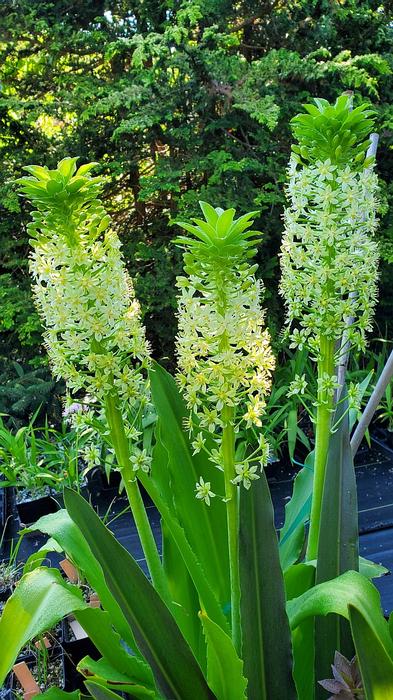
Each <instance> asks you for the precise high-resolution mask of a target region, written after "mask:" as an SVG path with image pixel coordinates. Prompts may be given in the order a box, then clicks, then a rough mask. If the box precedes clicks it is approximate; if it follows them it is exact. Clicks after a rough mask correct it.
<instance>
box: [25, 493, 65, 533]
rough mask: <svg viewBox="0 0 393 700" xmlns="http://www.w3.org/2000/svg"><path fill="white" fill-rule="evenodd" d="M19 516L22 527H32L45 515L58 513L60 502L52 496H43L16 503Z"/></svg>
mask: <svg viewBox="0 0 393 700" xmlns="http://www.w3.org/2000/svg"><path fill="white" fill-rule="evenodd" d="M16 510H17V513H18V518H19V520H20V524H21V526H22V527H30V526H31V525H33V524H34V523H35V522H36V521H37V520H38V519H39V518H41V517H42V516H43V515H49V514H50V513H56V512H57V511H58V510H59V504H58V503H57V501H56V500H55V499H54V498H52V496H42V498H36V499H34V500H33V499H32V500H27V501H23V502H22V503H17V504H16Z"/></svg>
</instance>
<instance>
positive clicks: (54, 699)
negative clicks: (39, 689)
mask: <svg viewBox="0 0 393 700" xmlns="http://www.w3.org/2000/svg"><path fill="white" fill-rule="evenodd" d="M80 697H81V694H80V692H79V690H73V691H72V692H70V693H67V691H66V690H61V688H55V686H53V687H52V688H48V690H46V691H45V693H42V695H40V700H80Z"/></svg>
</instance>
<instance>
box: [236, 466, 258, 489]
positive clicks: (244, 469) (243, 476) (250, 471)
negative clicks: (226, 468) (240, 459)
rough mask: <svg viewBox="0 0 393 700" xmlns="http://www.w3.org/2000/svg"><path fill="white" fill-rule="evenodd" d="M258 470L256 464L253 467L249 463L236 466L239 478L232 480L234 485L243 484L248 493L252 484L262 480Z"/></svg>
mask: <svg viewBox="0 0 393 700" xmlns="http://www.w3.org/2000/svg"><path fill="white" fill-rule="evenodd" d="M257 469H258V467H257V466H256V465H255V464H254V465H253V466H252V467H251V466H250V465H249V464H248V462H244V463H241V464H236V466H235V470H236V474H237V476H235V478H234V479H232V483H233V484H243V486H244V488H245V489H247V491H248V489H249V488H250V486H251V482H252V481H255V479H259V478H260V476H259V474H257V473H256V472H257Z"/></svg>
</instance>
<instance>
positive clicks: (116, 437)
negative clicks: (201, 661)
mask: <svg viewBox="0 0 393 700" xmlns="http://www.w3.org/2000/svg"><path fill="white" fill-rule="evenodd" d="M118 405H119V397H118V396H115V395H114V394H111V395H109V394H108V395H107V397H106V399H105V414H106V417H107V421H108V425H109V429H110V433H111V438H112V443H113V447H114V450H115V454H116V459H117V462H118V465H119V469H120V470H121V473H122V477H123V481H124V486H125V490H126V493H127V497H128V500H129V503H130V506H131V512H132V515H133V518H134V521H135V525H136V528H137V531H138V535H139V539H140V541H141V545H142V549H143V552H144V555H145V558H146V562H147V566H148V569H149V572H150V576H151V580H152V582H153V585H154V588H155V589H156V591H157V592H158V593H159V594H160V595H161V597H162V599H163V600H164V601H165V602H166V603H167V605H169V606H171V603H170V596H169V590H168V585H167V581H166V578H165V575H164V570H163V568H162V565H161V560H160V555H159V554H158V550H157V545H156V543H155V540H154V537H153V533H152V530H151V527H150V523H149V519H148V517H147V514H146V510H145V506H144V503H143V500H142V496H141V494H140V491H139V486H138V482H137V481H136V478H135V472H134V471H133V468H132V464H131V461H130V453H129V446H128V440H127V437H126V434H125V431H124V423H123V417H122V415H121V411H120V410H119V407H118Z"/></svg>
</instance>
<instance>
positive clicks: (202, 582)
mask: <svg viewBox="0 0 393 700" xmlns="http://www.w3.org/2000/svg"><path fill="white" fill-rule="evenodd" d="M139 479H140V481H141V483H142V485H143V486H144V488H145V489H146V491H147V493H148V494H149V496H150V498H151V499H152V501H153V503H154V505H155V506H156V508H157V510H158V511H159V513H160V515H161V518H162V520H163V521H164V522H165V526H166V527H167V529H168V531H169V532H170V533H171V536H172V538H173V541H174V542H175V543H176V545H177V548H178V550H179V554H180V556H181V557H182V558H183V561H184V564H185V565H186V567H187V570H188V571H189V572H190V576H191V578H192V580H193V583H194V586H195V588H196V590H197V591H198V594H199V596H200V599H201V605H202V607H203V608H204V609H205V610H206V612H207V614H208V616H209V617H210V619H212V620H213V621H214V622H216V623H217V624H218V625H220V627H222V629H223V630H226V631H228V632H229V625H228V621H227V619H226V617H225V615H224V613H223V610H222V608H221V607H220V605H219V603H218V601H217V598H216V597H215V595H214V593H213V589H212V588H211V587H210V581H209V580H208V579H207V576H206V573H205V571H204V570H203V567H202V566H201V563H200V562H199V561H198V559H197V556H196V554H195V552H194V551H193V549H192V548H191V546H190V543H189V541H188V539H187V537H186V535H185V532H184V530H183V528H182V527H181V525H180V524H179V522H178V520H177V518H176V515H175V514H174V513H173V512H172V511H171V510H170V508H169V507H168V505H167V503H166V501H165V500H164V499H163V498H162V496H161V494H160V492H159V490H158V488H157V486H156V484H155V483H154V482H153V480H152V479H151V478H150V477H149V475H148V474H142V473H141V474H140V475H139Z"/></svg>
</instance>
